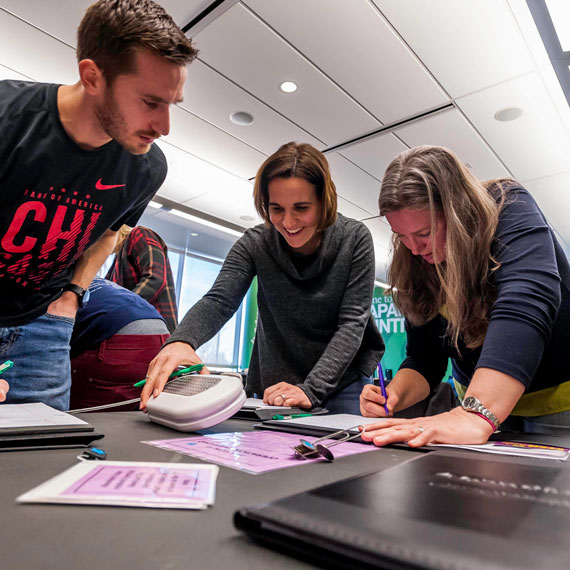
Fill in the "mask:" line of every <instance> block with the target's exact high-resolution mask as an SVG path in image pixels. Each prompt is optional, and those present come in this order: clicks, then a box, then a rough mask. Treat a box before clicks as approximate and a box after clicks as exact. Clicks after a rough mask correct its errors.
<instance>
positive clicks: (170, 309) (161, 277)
mask: <svg viewBox="0 0 570 570" xmlns="http://www.w3.org/2000/svg"><path fill="white" fill-rule="evenodd" d="M106 278H107V279H110V280H111V281H114V282H115V283H118V284H119V285H122V286H123V287H125V288H126V289H130V290H131V291H134V292H135V293H137V294H138V295H140V296H141V297H142V298H143V299H146V300H147V301H148V302H149V303H150V304H151V305H154V307H156V309H157V310H158V312H159V313H160V314H161V315H162V317H163V318H164V320H165V321H166V326H167V327H168V330H169V331H170V332H173V331H174V329H175V328H176V326H177V324H178V318H177V315H178V310H177V307H176V293H175V290H174V278H173V277H172V269H170V263H169V262H168V248H167V247H166V244H165V243H164V241H163V240H162V239H161V237H160V236H159V235H158V234H156V233H155V232H153V231H152V230H150V229H148V228H145V227H143V226H137V227H135V228H133V229H132V230H131V232H130V233H129V235H128V236H127V238H126V239H125V241H124V242H123V245H122V246H121V249H120V251H119V252H118V253H117V257H116V259H115V262H114V263H113V265H112V267H111V268H110V269H109V271H108V273H107V275H106Z"/></svg>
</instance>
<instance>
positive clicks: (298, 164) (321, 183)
mask: <svg viewBox="0 0 570 570" xmlns="http://www.w3.org/2000/svg"><path fill="white" fill-rule="evenodd" d="M274 178H303V179H304V180H306V181H307V182H310V183H311V184H312V185H313V186H314V187H315V189H316V192H317V198H318V199H319V201H320V203H321V218H320V220H319V225H318V228H317V229H318V230H324V229H325V228H328V227H329V226H332V224H334V223H335V221H336V208H337V197H336V187H335V185H334V182H333V181H332V178H331V173H330V170H329V163H328V161H327V159H326V157H325V155H324V154H323V153H322V152H320V151H318V150H317V149H316V148H315V147H313V146H311V145H310V144H306V143H295V142H289V143H287V144H284V145H283V146H281V147H280V148H279V149H278V150H277V151H276V152H274V153H273V154H272V155H271V156H270V157H269V158H267V159H266V160H265V162H264V163H263V164H262V165H261V167H260V168H259V170H258V171H257V175H256V177H255V185H254V188H253V200H254V203H255V209H256V210H257V212H258V213H259V215H260V216H261V217H262V218H263V219H264V220H265V223H266V224H270V223H271V222H270V220H269V209H268V204H269V191H268V186H269V183H270V182H271V181H272V180H273V179H274Z"/></svg>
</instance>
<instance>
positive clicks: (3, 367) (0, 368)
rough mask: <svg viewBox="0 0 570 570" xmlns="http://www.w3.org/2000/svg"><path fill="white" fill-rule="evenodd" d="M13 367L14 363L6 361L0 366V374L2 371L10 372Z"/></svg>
mask: <svg viewBox="0 0 570 570" xmlns="http://www.w3.org/2000/svg"><path fill="white" fill-rule="evenodd" d="M12 366H14V363H13V362H12V361H11V360H6V362H4V363H3V364H0V373H2V372H4V370H10V368H12Z"/></svg>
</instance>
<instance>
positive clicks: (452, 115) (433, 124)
mask: <svg viewBox="0 0 570 570" xmlns="http://www.w3.org/2000/svg"><path fill="white" fill-rule="evenodd" d="M396 134H397V135H398V136H399V137H400V138H401V139H402V140H403V141H404V142H405V143H406V144H408V145H409V146H410V147H413V146H419V145H424V144H429V145H437V146H445V147H447V148H449V149H451V150H452V151H453V152H455V153H456V154H457V155H458V156H459V158H461V160H462V161H463V162H467V163H469V164H470V165H471V170H472V171H473V173H474V174H475V175H476V176H478V177H479V178H480V179H482V180H486V179H490V178H504V177H509V176H512V175H511V174H510V173H509V171H508V170H507V169H506V168H505V167H504V166H503V164H501V162H500V160H499V159H498V158H497V157H496V156H495V154H494V153H493V151H492V150H491V149H490V148H489V147H488V145H487V144H486V143H485V141H484V140H483V139H482V138H481V136H480V135H479V134H478V133H477V131H475V130H474V129H473V127H472V126H471V125H470V124H469V123H468V122H467V121H466V120H465V118H464V117H463V116H462V115H461V113H460V112H459V111H458V110H457V109H452V110H450V111H447V112H445V113H440V114H438V115H434V116H433V117H429V118H427V119H424V120H423V121H418V122H417V123H414V124H411V125H409V126H407V127H405V128H403V129H400V130H398V131H396Z"/></svg>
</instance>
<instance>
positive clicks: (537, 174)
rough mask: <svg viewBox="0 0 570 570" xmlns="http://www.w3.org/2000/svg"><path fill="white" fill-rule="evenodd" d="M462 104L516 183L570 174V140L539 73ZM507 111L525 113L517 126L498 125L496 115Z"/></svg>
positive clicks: (485, 91)
mask: <svg viewBox="0 0 570 570" xmlns="http://www.w3.org/2000/svg"><path fill="white" fill-rule="evenodd" d="M457 104H458V106H459V107H460V108H461V110H462V111H463V112H464V113H465V115H466V116H467V118H468V119H469V121H470V122H471V123H472V124H473V126H474V127H475V128H476V129H477V131H478V132H479V133H480V134H481V135H482V136H483V137H484V138H485V140H486V141H487V142H488V143H489V144H490V145H491V147H492V148H493V150H494V151H495V152H496V153H497V154H498V155H499V156H500V157H501V158H502V160H503V162H504V163H505V165H506V166H507V168H508V169H509V170H510V171H511V172H512V173H513V175H514V176H515V178H518V179H520V180H529V179H532V178H543V177H545V176H549V175H552V174H557V173H559V172H564V171H566V170H567V169H568V164H569V161H570V159H569V157H570V137H569V136H568V133H567V131H566V130H565V128H564V126H563V125H562V124H561V122H560V120H559V116H558V114H557V112H556V109H555V107H554V105H553V103H552V99H551V98H550V96H549V94H548V92H547V91H546V89H545V87H544V84H543V82H542V80H541V79H540V77H539V76H538V75H537V74H536V73H529V74H527V75H524V76H522V77H518V78H516V79H513V80H511V81H508V82H505V83H501V84H500V85H495V86H494V87H490V88H488V89H484V90H483V91H479V92H477V93H474V94H472V95H468V96H467V97H462V98H461V99H458V100H457ZM507 107H520V108H521V109H522V111H523V113H522V115H521V116H520V117H519V118H518V119H516V120H514V121H510V122H500V121H497V120H496V119H495V118H494V113H495V112H496V111H498V110H500V109H504V108H507Z"/></svg>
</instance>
